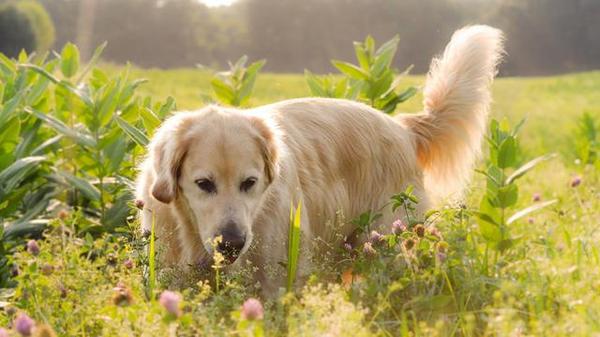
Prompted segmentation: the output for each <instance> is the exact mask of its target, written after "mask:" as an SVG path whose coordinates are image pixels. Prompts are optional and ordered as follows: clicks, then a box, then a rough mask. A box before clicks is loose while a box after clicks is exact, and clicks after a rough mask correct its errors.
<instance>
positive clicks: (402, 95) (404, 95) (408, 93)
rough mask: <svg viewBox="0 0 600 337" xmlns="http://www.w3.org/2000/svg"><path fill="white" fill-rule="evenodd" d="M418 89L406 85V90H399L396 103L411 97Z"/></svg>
mask: <svg viewBox="0 0 600 337" xmlns="http://www.w3.org/2000/svg"><path fill="white" fill-rule="evenodd" d="M418 91H419V90H418V89H417V88H415V87H408V88H407V89H406V90H404V91H403V92H401V93H400V94H399V95H398V99H397V101H398V103H402V102H404V101H406V100H408V99H409V98H411V97H413V96H414V95H416V93H417V92H418Z"/></svg>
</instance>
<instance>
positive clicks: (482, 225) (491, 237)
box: [474, 212, 503, 242]
mask: <svg viewBox="0 0 600 337" xmlns="http://www.w3.org/2000/svg"><path fill="white" fill-rule="evenodd" d="M474 214H475V215H476V216H477V218H479V221H478V223H479V231H480V232H481V236H483V238H484V239H485V240H486V241H489V242H500V241H501V240H502V237H503V236H502V231H501V230H500V225H498V224H497V223H496V222H495V221H494V219H493V218H492V217H491V216H490V215H489V214H486V213H482V212H474Z"/></svg>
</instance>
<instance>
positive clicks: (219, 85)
mask: <svg viewBox="0 0 600 337" xmlns="http://www.w3.org/2000/svg"><path fill="white" fill-rule="evenodd" d="M210 85H211V86H212V89H213V91H214V92H215V94H216V95H217V99H218V100H219V101H221V102H223V103H226V104H232V102H233V101H234V99H235V93H234V91H233V88H231V87H230V86H229V85H227V83H225V82H223V81H222V80H220V79H219V78H216V77H215V78H213V79H212V81H210Z"/></svg>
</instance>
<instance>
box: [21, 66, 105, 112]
mask: <svg viewBox="0 0 600 337" xmlns="http://www.w3.org/2000/svg"><path fill="white" fill-rule="evenodd" d="M19 67H21V68H26V69H30V70H33V71H35V72H36V73H38V74H40V75H42V76H44V77H46V78H47V79H49V80H50V81H51V82H53V83H54V84H56V85H58V86H61V87H63V88H65V89H66V90H67V91H69V92H70V93H72V94H74V95H75V96H76V97H77V98H79V99H80V100H81V101H82V102H84V103H85V105H87V106H88V107H89V108H92V107H93V106H94V102H92V100H91V99H90V98H89V97H88V96H87V95H86V94H85V93H84V92H82V91H81V90H78V89H77V88H75V87H73V85H71V84H70V83H69V82H66V81H61V80H59V79H58V78H56V77H54V76H53V75H52V74H50V73H49V72H48V71H46V70H45V69H44V68H42V67H39V66H37V65H35V64H19Z"/></svg>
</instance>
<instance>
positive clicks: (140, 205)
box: [135, 199, 144, 209]
mask: <svg viewBox="0 0 600 337" xmlns="http://www.w3.org/2000/svg"><path fill="white" fill-rule="evenodd" d="M135 207H137V208H138V209H144V200H141V199H136V200H135Z"/></svg>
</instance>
